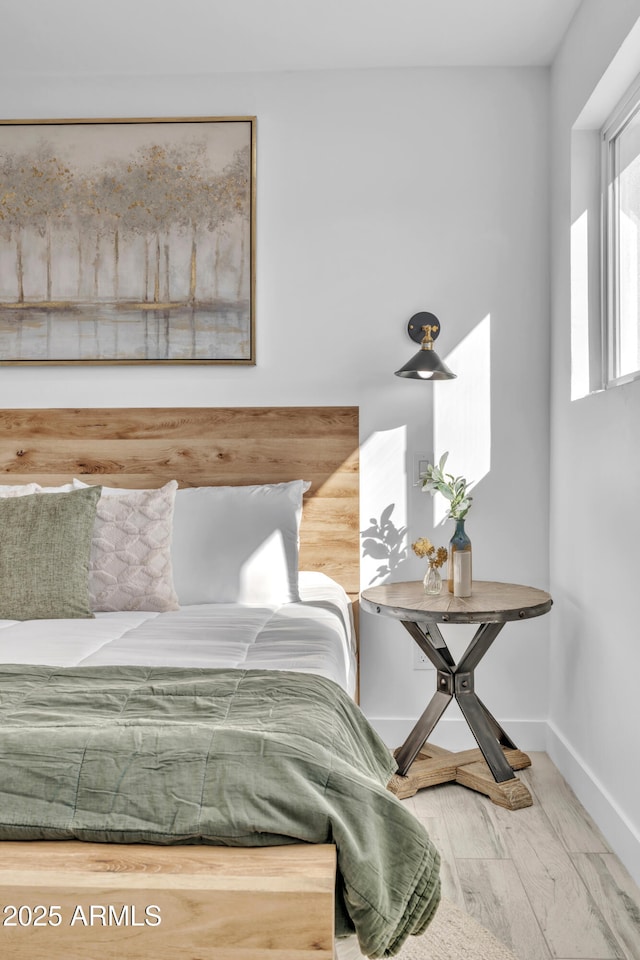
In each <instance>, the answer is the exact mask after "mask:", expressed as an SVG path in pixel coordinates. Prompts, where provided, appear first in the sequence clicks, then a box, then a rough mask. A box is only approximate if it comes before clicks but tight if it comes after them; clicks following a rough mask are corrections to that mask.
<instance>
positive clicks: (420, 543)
mask: <svg viewBox="0 0 640 960" xmlns="http://www.w3.org/2000/svg"><path fill="white" fill-rule="evenodd" d="M411 548H412V550H413V552H414V553H415V555H416V556H417V557H430V556H431V554H432V553H435V549H436V548H435V547H434V545H433V544H432V543H431V540H429V539H428V537H420V539H419V540H416V542H415V543H412V544H411Z"/></svg>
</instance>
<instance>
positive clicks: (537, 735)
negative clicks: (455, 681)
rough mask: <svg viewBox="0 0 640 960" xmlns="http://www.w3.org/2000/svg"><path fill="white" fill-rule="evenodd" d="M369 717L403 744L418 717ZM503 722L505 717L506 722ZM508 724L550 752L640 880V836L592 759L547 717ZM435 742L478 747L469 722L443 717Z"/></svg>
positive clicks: (528, 745)
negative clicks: (576, 748) (594, 769)
mask: <svg viewBox="0 0 640 960" xmlns="http://www.w3.org/2000/svg"><path fill="white" fill-rule="evenodd" d="M368 719H369V722H370V723H371V725H372V726H373V727H374V729H375V730H376V731H377V733H378V734H379V735H380V736H381V737H382V739H383V740H384V742H385V743H386V744H387V745H388V746H389V747H390V748H392V749H393V748H394V747H398V746H400V744H401V743H403V742H404V741H405V739H406V737H407V736H408V734H409V732H410V730H411V728H412V727H413V725H414V723H415V720H414V719H409V718H407V717H369V718H368ZM501 722H502V721H501ZM503 726H504V728H505V730H506V731H507V732H508V734H509V736H510V737H512V738H513V741H514V743H516V744H517V745H518V747H519V748H520V749H521V750H524V751H525V753H526V752H527V751H529V750H543V751H545V752H546V753H548V754H549V757H550V758H551V760H552V761H553V762H554V764H555V765H556V767H557V768H558V770H559V771H560V773H561V774H562V776H563V777H564V778H565V780H566V781H567V783H568V784H569V786H570V787H571V789H572V790H573V792H574V793H575V794H576V796H577V798H578V800H579V801H580V803H581V804H582V806H583V807H584V808H585V810H586V811H587V813H588V814H589V815H590V816H591V817H592V818H593V820H594V821H595V823H596V825H597V826H598V828H599V829H600V831H601V832H602V834H603V836H604V838H605V839H606V841H607V843H608V844H609V845H610V847H611V849H612V850H613V852H614V853H615V854H616V856H617V857H618V859H619V860H620V862H621V863H623V864H624V866H625V867H626V869H627V870H628V871H629V873H630V874H631V876H632V877H633V879H634V881H635V882H636V883H637V884H638V885H640V836H639V835H638V832H637V830H635V828H634V827H633V825H632V824H630V823H629V821H628V819H627V818H626V817H625V815H624V814H623V813H622V811H621V810H620V809H619V808H618V806H617V804H616V802H615V800H614V799H613V797H612V796H611V795H610V794H609V792H608V791H607V789H606V787H604V785H603V784H602V783H600V782H599V780H598V779H597V777H596V776H595V775H594V773H593V772H592V771H591V770H590V769H589V766H588V764H587V763H586V762H585V761H584V760H583V759H582V758H581V757H580V756H578V754H577V753H576V752H575V751H574V750H573V749H572V747H571V746H570V744H569V743H567V741H566V740H565V739H564V737H563V736H562V734H560V733H559V731H558V730H557V729H556V728H555V727H554V725H553V724H552V723H549V722H548V721H546V720H509V721H506V720H505V721H504V722H503ZM432 739H433V743H437V744H438V746H439V747H444V748H445V750H466V749H468V748H469V747H474V746H476V743H475V740H474V739H473V736H472V735H471V733H470V732H469V728H468V727H467V724H466V721H465V720H464V719H462V718H461V717H451V718H449V717H443V718H442V719H441V720H440V722H439V723H438V727H437V730H435V731H434V734H433V738H432Z"/></svg>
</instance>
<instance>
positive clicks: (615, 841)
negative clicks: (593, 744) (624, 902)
mask: <svg viewBox="0 0 640 960" xmlns="http://www.w3.org/2000/svg"><path fill="white" fill-rule="evenodd" d="M547 732H548V741H547V753H548V754H549V757H550V758H551V760H553V762H554V763H555V765H556V767H557V768H558V770H559V771H560V773H561V774H562V776H563V777H564V778H565V780H566V781H567V783H568V784H569V786H570V787H571V789H572V790H573V792H574V793H575V795H576V796H577V798H578V800H579V801H580V803H581V804H582V806H583V807H584V808H585V810H586V811H587V813H588V814H589V815H590V816H591V817H592V818H593V820H594V821H595V823H596V824H597V826H598V828H599V829H600V831H601V833H602V834H603V836H604V838H605V840H606V841H607V843H608V844H609V846H610V847H611V849H612V850H613V852H614V853H615V855H616V856H617V857H618V859H619V860H620V861H621V863H623V864H624V866H625V867H626V868H627V870H628V871H629V873H630V874H631V876H632V877H633V879H634V881H635V882H636V883H637V884H638V885H640V836H639V835H638V831H637V830H636V829H635V828H634V826H633V825H632V824H631V823H629V821H628V820H627V818H626V817H625V815H624V813H623V812H622V811H621V810H620V809H619V807H618V805H617V804H616V802H615V800H614V799H613V797H612V796H611V795H610V793H609V792H608V790H607V789H606V787H605V786H604V785H603V784H602V783H600V781H599V780H598V779H597V777H596V776H595V775H594V773H593V771H591V770H590V769H589V766H588V764H587V763H586V762H585V761H584V760H583V759H582V758H581V757H580V756H578V754H577V753H575V751H574V750H573V749H572V747H571V746H570V744H569V743H567V741H566V740H565V739H564V737H563V736H562V734H561V733H560V732H559V731H558V730H557V729H556V728H555V726H554V725H553V724H552V723H548V724H547Z"/></svg>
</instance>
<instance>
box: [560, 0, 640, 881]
mask: <svg viewBox="0 0 640 960" xmlns="http://www.w3.org/2000/svg"><path fill="white" fill-rule="evenodd" d="M639 16H640V3H638V2H637V0H634V2H631V0H616V2H614V3H612V2H611V0H585V2H584V3H583V5H582V7H581V9H580V11H579V13H578V15H577V17H576V18H575V20H574V22H573V24H572V28H571V30H570V31H569V34H568V35H567V37H566V38H565V43H564V45H563V48H562V50H561V52H560V54H559V56H558V58H557V60H556V63H555V64H554V69H553V72H552V88H551V94H552V126H551V142H552V145H553V146H552V153H551V156H552V167H551V170H552V175H551V182H552V211H553V214H552V263H553V268H552V314H551V338H552V403H551V424H552V430H551V438H552V444H551V533H550V548H551V589H552V593H553V596H554V599H555V607H554V613H553V616H552V617H551V638H552V644H551V660H550V675H549V677H550V698H551V700H550V731H551V737H550V752H551V755H552V757H553V758H554V760H555V761H556V763H557V764H558V766H559V767H560V769H561V770H562V771H563V773H564V774H565V776H566V777H567V779H568V780H569V781H570V783H571V784H572V785H573V787H574V789H575V790H576V792H577V793H578V795H579V797H580V799H581V800H582V802H583V803H584V805H585V806H586V807H587V809H589V810H590V811H591V812H592V813H593V815H594V816H595V818H596V819H597V821H598V822H599V824H600V826H601V827H602V829H603V830H604V832H605V834H606V835H607V837H608V839H609V841H610V843H611V844H612V845H613V847H614V849H615V851H616V852H617V853H618V854H619V856H620V857H621V858H622V859H623V861H625V862H626V864H627V866H628V867H629V869H630V870H631V872H632V873H633V875H634V876H635V879H636V880H637V881H639V882H640V802H639V798H640V769H639V767H638V762H637V761H638V756H640V748H639V745H638V730H639V728H640V708H639V706H638V705H639V703H640V698H639V697H638V684H637V678H638V675H639V673H640V643H639V640H640V630H639V627H638V619H637V611H638V575H639V573H640V561H639V560H638V542H639V540H640V513H639V511H638V508H637V501H638V489H639V479H640V442H639V440H638V438H639V436H640V434H639V428H638V424H639V423H640V382H639V381H636V382H634V383H630V384H627V385H625V386H622V387H617V388H615V389H612V390H608V391H605V392H599V393H594V394H591V395H590V396H585V397H583V398H581V399H576V400H573V401H572V400H571V369H572V356H571V340H570V316H571V272H570V246H569V245H570V233H571V225H572V211H571V176H572V171H571V129H572V126H573V125H574V124H575V123H576V121H577V120H578V118H579V117H580V116H581V114H582V115H584V113H583V112H584V110H585V107H588V108H589V109H588V111H587V112H588V114H589V116H588V122H589V123H590V124H591V125H592V126H595V128H596V129H597V127H598V125H599V124H600V123H601V122H602V120H604V119H605V117H606V112H607V111H608V110H609V109H611V107H612V106H614V104H615V100H616V98H617V97H618V96H619V95H621V94H622V92H623V90H624V86H625V85H626V83H628V82H629V81H630V80H631V79H632V77H633V75H634V74H635V73H637V72H638V65H639V64H640V45H636V46H635V49H634V50H631V51H629V50H628V49H627V48H624V49H623V50H622V51H621V52H620V53H619V48H620V46H621V44H622V42H623V41H624V40H625V38H626V37H627V34H628V33H629V31H630V30H631V28H632V27H633V25H634V23H635V22H636V20H637V18H638V17H639ZM629 53H630V54H632V55H631V56H629V55H628V54H629ZM630 68H631V72H630ZM629 74H630V75H629ZM603 77H604V78H605V82H604V83H600V81H601V78H603ZM596 88H597V89H596ZM594 91H595V93H594ZM581 122H583V121H581ZM580 136H581V137H582V136H583V135H582V134H581V135H580ZM583 174H584V170H582V171H581V170H577V169H576V170H575V171H574V180H575V179H577V178H578V177H582V175H583ZM574 199H575V191H574ZM579 214H580V211H579V210H578V209H574V211H573V218H574V219H575V218H577V217H578V216H579ZM591 227H592V229H593V222H592V223H591ZM592 290H593V286H592ZM576 359H577V358H576V352H575V350H574V357H573V360H574V362H575V361H576ZM574 395H575V393H574Z"/></svg>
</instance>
